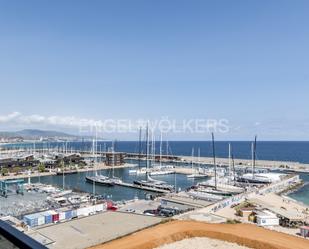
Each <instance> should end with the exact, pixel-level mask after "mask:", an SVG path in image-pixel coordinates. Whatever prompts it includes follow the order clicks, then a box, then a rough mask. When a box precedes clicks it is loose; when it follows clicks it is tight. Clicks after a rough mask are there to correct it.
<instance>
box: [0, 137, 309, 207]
mask: <svg viewBox="0 0 309 249" xmlns="http://www.w3.org/2000/svg"><path fill="white" fill-rule="evenodd" d="M154 144H155V146H154V152H155V153H159V151H160V148H161V152H162V154H164V155H165V154H169V155H182V156H190V155H191V154H192V149H193V150H194V155H195V156H197V155H198V153H200V156H205V157H211V156H212V143H211V142H210V141H163V142H155V143H154ZM229 144H231V146H232V153H233V155H234V158H239V159H250V158H251V144H252V142H251V141H217V142H216V143H215V150H216V156H217V157H223V158H224V157H228V146H229ZM1 147H6V148H16V149H18V148H21V147H23V148H25V147H27V148H36V149H38V148H44V149H47V148H62V149H67V150H68V151H70V150H89V151H91V150H92V147H93V143H92V142H91V141H79V142H36V143H20V144H5V145H1ZM112 147H113V148H114V150H115V151H121V152H132V153H138V152H139V150H140V149H141V151H142V152H143V151H145V143H144V142H142V143H139V142H138V141H98V142H97V150H98V151H107V150H110V149H111V148H112ZM256 155H257V156H256V157H257V160H275V161H291V162H300V163H308V164H309V141H304V142H300V141H260V142H257V146H256ZM101 173H102V174H105V175H108V174H110V171H108V170H103V171H102V172H101ZM87 174H92V173H91V172H84V173H78V174H76V175H67V176H65V185H66V187H68V188H72V189H79V190H81V191H86V192H92V191H93V186H92V185H91V184H88V183H85V181H84V177H85V176H86V175H87ZM115 175H116V176H119V177H121V178H122V179H123V180H125V181H128V182H130V181H132V180H134V179H139V178H140V177H143V176H139V177H137V176H131V175H130V174H129V169H115ZM300 177H301V178H302V179H303V180H304V183H305V185H304V186H303V187H302V188H300V189H298V190H297V191H295V192H293V193H291V194H289V196H290V197H291V198H293V199H295V200H297V201H300V202H303V203H304V204H307V205H309V174H308V173H307V174H306V173H300ZM156 179H159V180H164V181H166V182H168V183H170V184H173V185H174V184H175V182H176V185H177V188H178V187H179V188H181V189H185V188H187V187H189V186H191V185H192V184H194V182H191V181H192V180H188V179H187V178H186V176H183V175H178V174H177V175H176V176H174V175H165V176H157V177H156ZM39 180H40V181H41V182H43V183H46V184H54V185H57V186H60V187H61V186H62V184H63V179H62V177H61V176H45V177H41V178H40V179H33V181H39ZM95 191H96V192H98V193H100V194H103V195H107V196H108V197H111V198H112V199H113V200H127V199H132V198H134V197H135V196H137V197H139V198H143V197H144V195H145V191H139V190H134V189H127V188H126V189H124V188H122V187H113V188H108V187H103V186H96V189H95Z"/></svg>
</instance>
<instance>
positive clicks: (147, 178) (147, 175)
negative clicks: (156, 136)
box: [146, 123, 149, 181]
mask: <svg viewBox="0 0 309 249" xmlns="http://www.w3.org/2000/svg"><path fill="white" fill-rule="evenodd" d="M148 129H149V127H148V123H147V127H146V180H147V181H148V180H149V172H148V171H149V161H148V155H149V144H148V140H149V130H148Z"/></svg>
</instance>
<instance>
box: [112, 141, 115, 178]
mask: <svg viewBox="0 0 309 249" xmlns="http://www.w3.org/2000/svg"><path fill="white" fill-rule="evenodd" d="M112 153H113V166H112V178H114V173H115V172H114V168H115V141H113V145H112Z"/></svg>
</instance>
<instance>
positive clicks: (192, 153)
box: [191, 148, 194, 174]
mask: <svg viewBox="0 0 309 249" xmlns="http://www.w3.org/2000/svg"><path fill="white" fill-rule="evenodd" d="M193 157H194V148H192V152H191V169H192V174H194V167H193V165H194V163H193Z"/></svg>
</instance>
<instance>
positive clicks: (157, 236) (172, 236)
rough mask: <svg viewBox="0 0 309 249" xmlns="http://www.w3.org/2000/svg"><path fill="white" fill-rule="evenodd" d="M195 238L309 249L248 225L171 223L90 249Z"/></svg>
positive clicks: (127, 248) (263, 248) (264, 248)
mask: <svg viewBox="0 0 309 249" xmlns="http://www.w3.org/2000/svg"><path fill="white" fill-rule="evenodd" d="M192 237H208V238H212V239H219V240H223V241H227V242H231V243H236V244H239V245H243V246H247V247H249V248H256V249H308V248H309V241H308V240H305V239H302V238H298V237H295V236H291V235H288V234H284V233H279V232H276V231H270V230H266V229H264V228H260V227H257V226H255V225H249V224H235V225H231V224H207V223H203V222H196V221H171V222H167V223H165V224H160V225H157V226H154V227H152V228H148V229H145V230H142V231H140V232H137V233H135V234H132V235H129V236H126V237H123V238H121V239H117V240H114V241H111V242H109V243H106V244H102V245H98V246H95V247H92V248H91V249H119V248H121V249H152V248H156V247H159V246H162V245H164V244H168V243H172V242H175V241H180V240H183V239H184V238H192Z"/></svg>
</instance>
